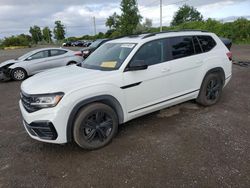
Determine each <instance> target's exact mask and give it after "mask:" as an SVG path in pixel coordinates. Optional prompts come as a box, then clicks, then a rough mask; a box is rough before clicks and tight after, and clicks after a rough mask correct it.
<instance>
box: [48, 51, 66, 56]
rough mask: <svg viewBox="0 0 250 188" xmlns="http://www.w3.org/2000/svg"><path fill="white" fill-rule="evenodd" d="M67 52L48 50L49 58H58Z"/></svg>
mask: <svg viewBox="0 0 250 188" xmlns="http://www.w3.org/2000/svg"><path fill="white" fill-rule="evenodd" d="M66 52H67V51H65V50H50V56H58V55H62V54H65V53H66Z"/></svg>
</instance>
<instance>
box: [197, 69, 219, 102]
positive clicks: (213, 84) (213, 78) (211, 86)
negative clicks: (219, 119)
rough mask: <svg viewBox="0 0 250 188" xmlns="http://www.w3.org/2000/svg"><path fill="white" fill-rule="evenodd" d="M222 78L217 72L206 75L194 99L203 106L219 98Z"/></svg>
mask: <svg viewBox="0 0 250 188" xmlns="http://www.w3.org/2000/svg"><path fill="white" fill-rule="evenodd" d="M222 87H223V80H222V78H221V76H220V74H218V73H211V74H209V75H207V76H206V77H205V79H204V81H203V83H202V86H201V89H200V93H199V96H198V98H197V99H196V101H197V102H198V103H200V104H201V105H203V106H211V105H213V104H215V103H217V102H218V101H219V99H220V96H221V93H222Z"/></svg>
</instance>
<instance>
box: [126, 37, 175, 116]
mask: <svg viewBox="0 0 250 188" xmlns="http://www.w3.org/2000/svg"><path fill="white" fill-rule="evenodd" d="M166 47H167V44H166V39H160V40H155V41H151V42H148V43H146V44H144V45H143V46H142V47H141V48H140V49H139V50H138V51H137V53H136V54H135V55H134V57H133V58H132V60H131V62H130V63H129V65H128V66H131V65H133V64H136V63H141V62H144V63H145V64H146V65H148V68H147V69H145V70H137V71H125V72H124V77H123V81H124V87H122V89H123V90H124V94H125V97H126V104H127V112H128V113H139V112H142V111H145V110H146V111H147V110H150V107H152V106H154V105H157V104H158V103H160V102H161V101H163V100H165V99H166V98H167V96H168V91H169V82H168V75H169V74H170V66H169V63H168V62H167V61H168V55H167V53H168V52H167V50H166Z"/></svg>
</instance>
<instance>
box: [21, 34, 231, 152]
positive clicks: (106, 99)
mask: <svg viewBox="0 0 250 188" xmlns="http://www.w3.org/2000/svg"><path fill="white" fill-rule="evenodd" d="M231 56H232V54H231V52H230V51H229V50H228V49H227V48H226V46H225V45H224V44H223V42H222V41H221V40H220V39H219V38H218V37H217V36H216V35H215V34H213V33H209V32H203V31H179V32H166V33H153V34H143V35H138V36H128V37H123V38H120V39H116V40H111V41H109V42H107V43H105V44H104V45H102V46H101V47H100V48H98V49H97V50H96V51H95V52H94V53H93V54H92V55H91V56H89V57H88V58H87V59H86V60H85V61H84V62H83V63H82V67H78V66H68V67H63V68H57V69H53V70H50V71H47V72H44V73H40V74H38V75H35V76H33V77H31V78H29V79H27V80H26V81H24V82H23V83H22V85H21V100H20V108H21V112H22V116H23V119H24V120H23V123H24V126H25V129H26V130H27V132H28V133H29V135H30V136H31V137H32V138H34V139H36V140H40V141H44V142H50V143H66V142H70V141H75V142H76V143H77V144H78V145H79V146H80V147H82V148H85V149H97V148H100V147H103V146H105V145H106V144H108V143H109V142H110V141H111V140H112V138H113V137H114V136H115V134H116V133H117V130H118V125H119V124H122V123H125V122H127V121H129V120H131V119H134V118H136V117H139V116H142V115H145V114H148V113H151V112H154V111H157V110H160V109H163V108H166V107H169V106H172V105H175V104H178V103H182V102H184V101H188V100H192V99H196V101H197V102H198V103H200V104H202V105H205V106H209V105H213V104H215V103H216V102H217V101H218V100H219V98H220V96H221V92H222V88H223V87H224V86H225V85H226V84H227V83H228V82H229V80H230V78H231V74H232V73H231V71H232V63H231V58H232V57H231Z"/></svg>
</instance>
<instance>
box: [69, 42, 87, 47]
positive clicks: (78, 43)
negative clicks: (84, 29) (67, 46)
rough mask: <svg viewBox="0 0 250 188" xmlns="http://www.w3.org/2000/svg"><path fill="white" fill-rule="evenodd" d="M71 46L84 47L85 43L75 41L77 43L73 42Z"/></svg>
mask: <svg viewBox="0 0 250 188" xmlns="http://www.w3.org/2000/svg"><path fill="white" fill-rule="evenodd" d="M71 45H72V46H84V42H83V41H75V42H72V44H71Z"/></svg>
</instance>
